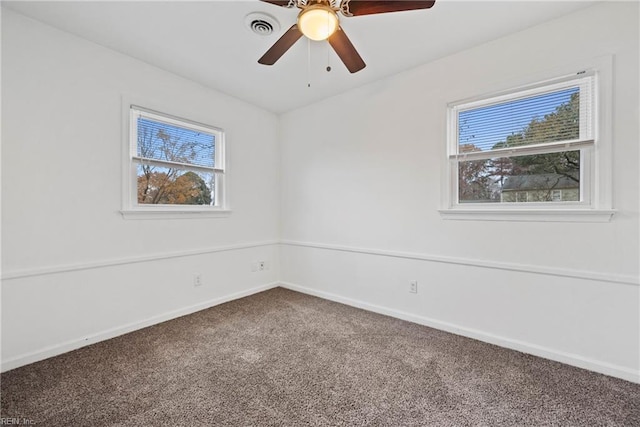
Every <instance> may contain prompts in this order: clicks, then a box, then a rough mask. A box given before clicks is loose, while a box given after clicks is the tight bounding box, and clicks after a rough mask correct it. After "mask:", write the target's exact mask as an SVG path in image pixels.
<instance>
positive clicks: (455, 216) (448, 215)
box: [438, 209, 616, 222]
mask: <svg viewBox="0 0 640 427" xmlns="http://www.w3.org/2000/svg"><path fill="white" fill-rule="evenodd" d="M438 212H440V216H442V218H443V219H452V220H475V221H529V222H610V221H611V218H613V215H614V214H615V213H616V211H615V210H613V209H500V210H497V209H440V210H438Z"/></svg>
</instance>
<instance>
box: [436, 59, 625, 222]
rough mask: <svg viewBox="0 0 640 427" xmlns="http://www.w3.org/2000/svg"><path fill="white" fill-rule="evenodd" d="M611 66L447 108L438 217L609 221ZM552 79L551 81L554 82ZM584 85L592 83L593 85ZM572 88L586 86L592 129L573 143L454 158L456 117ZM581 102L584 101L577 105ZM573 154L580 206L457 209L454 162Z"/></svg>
mask: <svg viewBox="0 0 640 427" xmlns="http://www.w3.org/2000/svg"><path fill="white" fill-rule="evenodd" d="M612 63H613V58H612V57H611V56H605V57H600V58H595V59H593V60H591V61H589V63H588V64H581V65H580V66H577V65H576V64H571V65H568V66H566V67H564V68H563V69H561V70H555V71H551V72H547V73H545V74H543V75H540V76H538V77H533V78H530V79H529V80H528V81H529V82H532V81H537V83H533V84H531V83H530V84H527V83H524V84H520V85H513V86H511V87H512V88H511V89H506V90H501V91H496V92H493V93H490V94H488V95H482V96H476V97H471V98H466V99H463V100H460V101H456V102H452V103H450V104H448V105H447V152H446V154H447V159H446V168H445V176H444V179H443V187H442V207H441V209H439V212H440V214H441V216H442V217H443V218H444V219H460V220H493V221H501V220H507V221H570V222H573V221H576V222H606V221H610V220H611V218H612V216H613V214H614V213H615V210H613V209H612V205H611V200H612V199H611V190H612V186H611V173H612V171H611V130H610V129H611V96H612V95H611V94H612V72H613V71H612ZM554 73H555V74H554ZM554 75H555V76H556V77H553V76H554ZM550 76H551V77H550ZM557 76H562V77H557ZM588 79H593V81H592V83H590V82H589V80H588ZM576 82H579V84H591V85H592V88H591V90H592V95H593V96H592V100H593V101H592V102H593V105H592V106H591V113H592V117H593V120H592V126H591V127H590V128H588V127H583V126H582V125H581V129H580V138H579V139H578V140H574V141H562V142H556V143H551V144H549V143H547V144H536V145H530V146H521V147H513V148H505V149H496V150H492V151H490V152H469V153H458V123H457V119H458V114H459V112H460V111H464V110H468V109H473V108H478V107H481V106H486V105H492V104H496V103H501V102H506V101H509V100H514V99H518V98H526V97H530V96H535V95H538V94H543V93H546V92H552V91H556V90H561V89H562V88H564V87H574V86H575V85H576ZM507 87H508V86H507ZM581 98H582V97H581ZM581 102H584V101H583V100H582V99H581ZM581 124H582V120H581ZM572 150H580V152H581V153H580V157H581V168H580V175H581V176H580V186H581V188H580V197H581V200H580V201H579V202H539V203H538V202H527V203H459V201H458V162H459V161H462V160H474V159H484V158H491V157H493V158H495V157H499V156H501V155H503V156H504V155H506V156H513V155H516V154H518V155H520V154H523V155H529V154H540V153H547V152H561V151H572Z"/></svg>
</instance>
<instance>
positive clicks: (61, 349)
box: [1, 282, 279, 372]
mask: <svg viewBox="0 0 640 427" xmlns="http://www.w3.org/2000/svg"><path fill="white" fill-rule="evenodd" d="M278 286H279V283H278V282H272V283H267V284H266V285H261V286H257V287H254V288H251V289H247V290H245V291H241V292H236V293H233V294H231V295H226V296H223V297H218V298H214V299H212V300H209V301H205V302H202V303H199V304H195V305H191V306H189V307H184V308H180V309H178V310H173V311H169V312H166V313H163V314H160V315H157V316H152V317H149V318H147V319H145V320H142V321H139V322H134V323H129V324H126V325H122V326H118V327H115V328H112V329H108V330H106V331H102V332H98V333H96V334H92V335H89V336H86V337H83V338H79V339H76V340H71V341H67V342H64V343H61V344H56V345H54V346H49V347H45V348H42V349H40V350H36V351H33V352H31V353H27V354H23V355H20V356H17V357H14V358H12V359H9V360H3V361H2V368H1V371H2V372H6V371H9V370H11V369H15V368H19V367H20V366H24V365H28V364H30V363H34V362H38V361H40V360H44V359H48V358H50V357H53V356H57V355H59V354H62V353H66V352H69V351H73V350H76V349H79V348H81V347H86V346H88V345H91V344H95V343H97V342H100V341H105V340H108V339H111V338H115V337H117V336H120V335H124V334H127V333H129V332H133V331H136V330H138V329H142V328H146V327H148V326H152V325H156V324H158V323H162V322H165V321H167V320H171V319H175V318H177V317H182V316H186V315H188V314H192V313H195V312H197V311H200V310H205V309H207V308H210V307H214V306H216V305H220V304H223V303H225V302H229V301H233V300H236V299H239V298H244V297H246V296H249V295H253V294H257V293H259V292H263V291H266V290H268V289H272V288H275V287H278Z"/></svg>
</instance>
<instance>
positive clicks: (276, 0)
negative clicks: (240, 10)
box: [260, 0, 289, 7]
mask: <svg viewBox="0 0 640 427" xmlns="http://www.w3.org/2000/svg"><path fill="white" fill-rule="evenodd" d="M260 1H263V2H265V3H271V4H275V5H276V6H282V7H287V6H288V5H289V0H260Z"/></svg>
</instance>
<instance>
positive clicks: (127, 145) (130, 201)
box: [119, 95, 231, 219]
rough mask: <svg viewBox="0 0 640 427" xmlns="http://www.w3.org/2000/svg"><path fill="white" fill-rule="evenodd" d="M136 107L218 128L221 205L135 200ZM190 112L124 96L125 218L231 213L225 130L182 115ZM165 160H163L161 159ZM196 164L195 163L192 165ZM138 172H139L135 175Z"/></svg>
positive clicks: (218, 194)
mask: <svg viewBox="0 0 640 427" xmlns="http://www.w3.org/2000/svg"><path fill="white" fill-rule="evenodd" d="M132 107H133V108H136V109H139V110H142V111H145V112H146V113H149V114H150V115H153V114H158V115H159V116H160V117H161V118H162V120H163V121H165V122H171V121H172V118H175V124H181V123H188V124H189V125H190V126H192V127H198V126H202V127H203V130H206V131H208V132H209V131H210V129H214V130H216V131H217V132H218V138H217V139H216V144H219V145H218V146H217V147H216V155H217V157H216V165H215V169H216V170H219V171H222V173H220V174H219V175H218V176H217V179H216V192H215V196H216V204H217V206H187V205H143V206H139V205H137V203H135V202H134V196H135V194H134V193H133V182H136V179H137V174H135V173H134V172H133V167H132V163H133V159H134V158H135V157H136V153H132V145H131V138H132V137H133V132H132V126H131V117H132V114H131V108H132ZM191 116H193V115H192V114H189V112H182V111H176V109H175V108H172V107H167V105H166V104H165V103H162V102H159V101H157V100H150V99H147V98H142V97H136V96H132V95H123V96H122V161H121V165H122V209H121V210H120V211H119V212H120V214H121V215H122V217H123V218H124V219H192V218H212V217H213V218H223V217H228V216H229V215H230V214H231V209H230V206H229V200H228V197H227V191H225V190H226V188H227V187H228V174H229V167H228V161H227V158H226V150H225V132H224V131H223V129H221V128H219V127H216V126H210V125H203V124H201V123H204V122H206V120H204V121H200V122H198V121H196V120H189V119H182V117H191ZM158 163H161V162H158ZM190 167H191V168H194V167H193V166H190ZM134 175H135V176H134Z"/></svg>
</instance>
